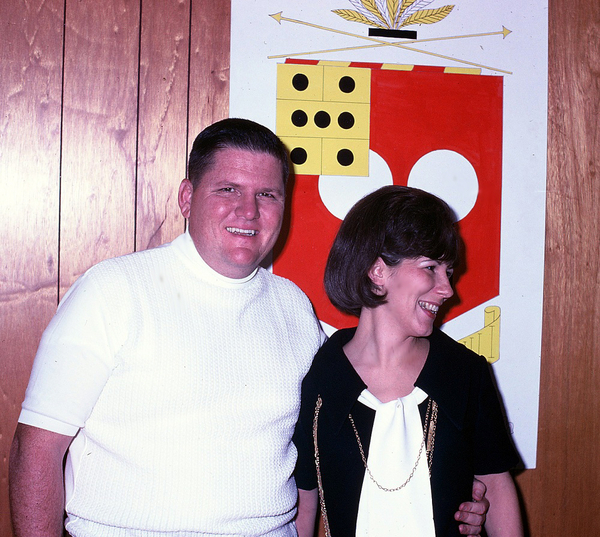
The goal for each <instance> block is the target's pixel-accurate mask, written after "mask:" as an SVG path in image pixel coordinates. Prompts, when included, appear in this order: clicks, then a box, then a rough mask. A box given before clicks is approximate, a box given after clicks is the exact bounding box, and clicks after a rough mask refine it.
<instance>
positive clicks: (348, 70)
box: [323, 65, 371, 104]
mask: <svg viewBox="0 0 600 537" xmlns="http://www.w3.org/2000/svg"><path fill="white" fill-rule="evenodd" d="M323 100H324V101H335V102H343V103H366V104H368V103H370V102H371V69H364V68H359V67H332V66H327V65H325V66H324V67H323Z"/></svg>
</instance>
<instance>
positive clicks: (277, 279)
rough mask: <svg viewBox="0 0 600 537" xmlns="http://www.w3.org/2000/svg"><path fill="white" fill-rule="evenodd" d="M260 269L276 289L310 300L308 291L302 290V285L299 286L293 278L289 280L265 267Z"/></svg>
mask: <svg viewBox="0 0 600 537" xmlns="http://www.w3.org/2000/svg"><path fill="white" fill-rule="evenodd" d="M259 270H260V273H261V275H262V277H263V278H264V280H265V281H266V282H267V283H268V285H269V286H272V287H273V288H274V289H275V290H276V291H278V292H284V293H289V294H291V295H296V296H298V297H300V298H303V299H306V300H309V299H308V297H307V296H306V293H304V291H302V289H300V287H298V286H297V285H296V284H295V283H294V282H293V281H292V280H288V279H287V278H285V277H284V276H280V275H279V274H274V273H273V272H271V271H269V270H267V269H264V268H261V269H259Z"/></svg>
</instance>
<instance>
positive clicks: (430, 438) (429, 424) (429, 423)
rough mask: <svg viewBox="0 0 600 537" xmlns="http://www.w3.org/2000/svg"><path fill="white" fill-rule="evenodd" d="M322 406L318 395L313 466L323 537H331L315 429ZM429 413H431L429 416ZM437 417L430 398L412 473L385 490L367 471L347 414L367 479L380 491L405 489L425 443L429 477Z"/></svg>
mask: <svg viewBox="0 0 600 537" xmlns="http://www.w3.org/2000/svg"><path fill="white" fill-rule="evenodd" d="M322 405H323V400H322V399H321V396H320V395H319V396H317V404H316V405H315V413H314V416H313V444H314V448H315V466H316V469H317V487H318V489H319V503H320V504H321V516H322V518H323V526H324V529H325V537H331V530H330V529H329V518H328V516H327V507H326V506H325V496H324V491H323V480H322V479H321V464H320V458H319V445H318V443H317V429H318V426H319V411H320V410H321V406H322ZM430 411H431V414H430ZM430 416H431V420H430ZM437 416H438V406H437V403H436V402H435V401H434V400H433V399H431V397H430V398H429V402H428V404H427V413H426V415H425V425H424V426H423V441H422V442H421V447H420V448H419V455H418V456H417V462H416V463H415V466H414V467H413V469H412V472H411V473H410V475H409V476H408V479H407V480H406V481H405V482H404V483H403V484H402V485H400V487H397V488H396V489H387V488H385V487H382V486H381V485H380V484H379V483H377V481H375V478H374V477H373V476H372V474H371V471H370V470H369V468H368V466H367V460H366V458H365V453H364V450H363V447H362V443H361V441H360V436H358V431H357V430H356V426H355V425H354V419H353V418H352V415H351V414H348V417H349V418H350V423H352V428H353V429H354V434H355V436H356V441H357V442H358V448H359V450H360V454H361V457H362V460H363V464H364V465H365V470H367V472H368V474H369V477H370V478H371V479H372V480H373V482H374V483H375V484H376V485H377V486H378V487H379V488H380V489H382V490H385V491H388V492H391V491H394V490H400V489H401V488H403V487H405V486H406V485H407V484H408V482H409V481H410V480H411V479H412V476H413V475H414V473H415V471H416V468H417V465H418V464H419V460H420V458H421V454H422V452H423V445H424V444H425V443H426V445H427V466H428V467H429V477H431V464H432V462H433V448H434V445H435V429H436V425H437ZM428 429H429V433H428V432H427V430H428ZM425 439H427V442H425Z"/></svg>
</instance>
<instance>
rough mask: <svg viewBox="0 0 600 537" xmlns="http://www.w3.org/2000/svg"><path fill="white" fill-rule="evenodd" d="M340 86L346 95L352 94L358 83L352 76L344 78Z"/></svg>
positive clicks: (341, 79)
mask: <svg viewBox="0 0 600 537" xmlns="http://www.w3.org/2000/svg"><path fill="white" fill-rule="evenodd" d="M339 86H340V90H341V91H343V92H344V93H352V92H353V91H354V88H356V82H354V79H353V78H352V77H351V76H343V77H342V78H340V82H339Z"/></svg>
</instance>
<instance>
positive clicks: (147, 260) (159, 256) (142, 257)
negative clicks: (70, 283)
mask: <svg viewBox="0 0 600 537" xmlns="http://www.w3.org/2000/svg"><path fill="white" fill-rule="evenodd" d="M172 256H173V243H165V244H162V245H160V246H156V247H154V248H148V249H147V250H138V251H137V252H131V253H127V254H123V255H120V256H117V257H110V258H108V259H104V260H102V261H99V262H98V263H97V264H95V265H93V266H92V267H91V268H90V269H89V270H88V271H87V272H88V273H92V274H93V273H95V272H98V273H101V272H110V271H118V270H119V269H120V270H127V269H131V268H140V269H141V268H143V267H152V266H153V265H154V264H155V263H160V262H164V261H166V260H168V259H169V258H171V257H172Z"/></svg>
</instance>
